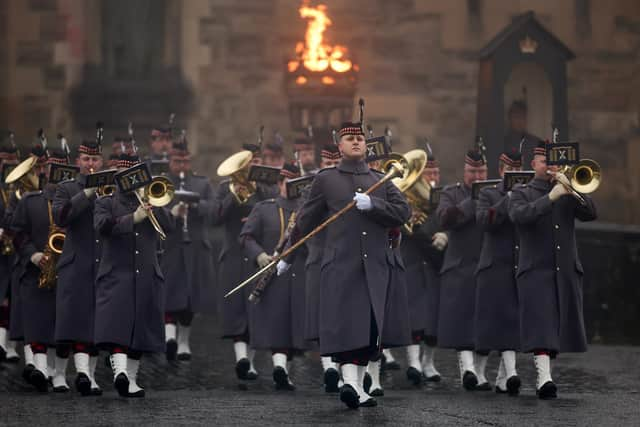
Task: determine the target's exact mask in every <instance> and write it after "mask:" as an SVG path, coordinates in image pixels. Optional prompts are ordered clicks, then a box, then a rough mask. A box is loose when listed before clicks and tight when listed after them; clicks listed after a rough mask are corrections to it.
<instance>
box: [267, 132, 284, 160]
mask: <svg viewBox="0 0 640 427" xmlns="http://www.w3.org/2000/svg"><path fill="white" fill-rule="evenodd" d="M262 152H263V153H264V154H267V153H269V152H270V153H269V154H272V155H274V154H282V153H283V152H284V139H283V138H282V135H280V133H278V132H276V133H275V135H274V136H273V139H272V140H271V141H269V142H268V143H267V144H266V145H265V146H264V147H263V149H262Z"/></svg>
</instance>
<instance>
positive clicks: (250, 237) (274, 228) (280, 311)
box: [240, 164, 307, 390]
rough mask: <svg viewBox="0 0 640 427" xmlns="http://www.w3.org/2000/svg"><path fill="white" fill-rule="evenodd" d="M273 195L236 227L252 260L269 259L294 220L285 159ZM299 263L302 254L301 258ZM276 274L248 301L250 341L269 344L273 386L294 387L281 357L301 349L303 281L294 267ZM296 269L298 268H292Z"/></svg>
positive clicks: (290, 172) (290, 171)
mask: <svg viewBox="0 0 640 427" xmlns="http://www.w3.org/2000/svg"><path fill="white" fill-rule="evenodd" d="M280 176H281V177H280V179H279V181H278V188H279V190H280V194H279V196H278V197H277V198H275V199H268V200H265V201H262V202H258V203H257V204H256V205H255V207H254V208H253V210H252V211H251V214H250V215H249V218H248V219H247V221H246V222H245V224H244V226H243V227H242V231H241V232H240V241H241V243H242V246H243V249H244V253H245V255H246V256H247V257H249V259H250V260H254V262H255V263H256V265H257V266H260V267H263V266H265V265H266V264H268V263H269V262H271V260H272V256H271V255H270V254H273V253H274V250H275V248H276V247H278V246H283V244H284V243H286V239H287V238H288V233H290V231H291V228H292V225H293V224H294V221H295V215H296V210H297V208H298V204H299V203H298V202H299V200H298V199H289V198H288V197H287V181H288V180H291V179H294V178H297V177H299V176H300V170H299V169H298V167H297V166H294V165H291V164H285V165H284V167H283V168H282V169H281V170H280ZM302 262H303V264H304V258H303V259H302ZM292 270H293V272H287V273H286V274H283V275H281V276H279V277H274V278H272V279H271V280H272V282H271V283H269V284H268V286H267V287H266V288H265V289H264V292H263V293H262V294H261V299H260V301H259V302H258V303H256V304H254V305H252V306H251V308H250V310H251V313H250V316H249V318H250V321H251V326H250V330H251V347H252V348H254V349H258V350H260V349H263V350H270V351H271V354H272V360H273V381H274V383H275V385H276V388H277V389H279V390H294V389H295V387H294V385H293V383H292V382H291V380H290V379H289V370H288V368H287V362H288V361H290V360H291V358H292V357H293V354H294V352H295V351H300V350H305V349H306V348H307V343H306V342H305V339H304V319H305V310H304V292H305V289H304V285H303V284H302V286H300V285H301V283H298V281H297V280H295V278H296V271H295V270H296V269H292ZM298 273H301V272H298Z"/></svg>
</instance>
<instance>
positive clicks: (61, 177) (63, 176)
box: [49, 163, 80, 184]
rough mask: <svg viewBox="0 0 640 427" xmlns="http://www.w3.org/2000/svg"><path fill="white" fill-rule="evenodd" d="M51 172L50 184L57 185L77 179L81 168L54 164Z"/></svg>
mask: <svg viewBox="0 0 640 427" xmlns="http://www.w3.org/2000/svg"><path fill="white" fill-rule="evenodd" d="M50 166H51V169H50V171H49V183H50V184H57V183H59V182H62V181H68V180H70V179H73V178H75V177H76V175H77V174H78V172H79V171H80V168H79V167H78V166H73V165H61V164H58V163H52V164H51V165H50Z"/></svg>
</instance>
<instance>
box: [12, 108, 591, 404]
mask: <svg viewBox="0 0 640 427" xmlns="http://www.w3.org/2000/svg"><path fill="white" fill-rule="evenodd" d="M363 121H364V120H363V103H362V102H361V109H360V119H359V121H358V122H353V123H352V122H347V123H343V124H342V125H341V127H340V128H339V129H337V130H336V131H334V133H333V138H330V140H329V141H326V143H325V144H323V146H322V147H319V148H320V150H318V152H319V153H320V161H319V162H316V157H315V156H316V147H315V145H314V144H313V143H312V137H313V135H312V132H311V131H310V132H309V134H308V135H307V136H306V137H305V138H300V139H298V140H296V141H295V143H294V144H293V150H292V151H293V153H294V155H293V156H292V158H291V159H289V158H287V157H288V156H287V152H286V151H287V150H286V149H285V146H284V141H283V140H282V138H281V137H279V135H276V136H275V138H274V139H273V140H272V141H268V142H266V143H263V136H262V133H263V132H262V129H261V130H260V135H259V137H258V141H257V143H256V144H244V146H243V150H242V151H240V152H237V153H235V154H233V155H232V156H230V157H228V158H227V159H226V160H225V161H224V162H222V163H221V164H220V165H219V167H218V169H217V174H218V176H220V177H222V178H223V180H222V181H221V182H220V183H219V185H218V186H217V187H215V188H214V186H212V184H211V183H210V181H209V179H208V178H207V177H205V176H200V175H197V174H195V173H194V172H193V171H192V168H191V153H190V152H189V147H188V144H187V139H186V136H185V132H184V131H183V132H175V131H174V129H173V128H172V127H173V117H172V118H171V120H170V125H169V128H158V129H155V130H153V132H152V133H151V135H150V141H149V142H150V144H149V150H150V154H149V156H148V157H147V158H141V157H140V155H139V152H138V146H137V144H136V141H135V139H134V135H133V129H132V127H131V125H130V126H129V135H128V136H127V137H116V138H115V139H114V143H113V147H112V150H111V152H112V154H111V157H110V158H109V159H108V160H106V159H104V157H103V155H104V153H103V146H104V145H105V143H104V138H103V128H102V124H100V123H98V124H97V127H96V137H95V139H92V140H86V141H82V142H81V143H80V144H78V145H77V147H76V148H75V149H74V150H72V149H71V148H70V146H69V144H67V141H66V139H65V138H64V136H62V135H59V136H58V141H59V144H58V145H59V147H55V148H53V147H51V145H52V144H49V143H48V142H47V138H46V136H45V133H44V131H43V130H40V131H39V133H38V138H37V140H36V142H35V143H34V145H33V147H32V149H31V151H30V153H28V155H26V156H24V157H22V156H21V153H20V152H19V150H18V149H17V147H16V144H15V142H14V137H13V134H8V135H7V136H6V137H5V138H4V141H3V145H2V146H1V147H0V161H1V163H0V165H1V167H2V188H1V190H2V199H1V201H0V206H1V208H2V210H1V211H0V215H1V224H0V233H1V238H2V240H1V243H2V251H1V254H0V269H1V271H0V298H1V300H2V301H1V303H2V304H1V306H0V360H1V361H2V363H18V362H20V361H21V358H23V360H22V362H23V363H24V370H23V377H24V380H25V381H27V382H28V383H29V384H31V385H33V387H35V388H36V389H37V390H39V391H41V392H48V391H49V390H53V391H54V392H69V391H70V390H71V388H72V387H70V385H69V382H68V380H69V375H70V374H69V373H68V365H69V361H70V359H71V361H72V364H73V366H74V368H75V369H74V370H75V377H74V379H73V382H72V384H71V385H72V386H73V388H74V389H75V390H77V392H79V393H80V394H81V395H83V396H89V395H100V394H102V387H105V385H104V384H102V385H100V384H98V383H97V382H96V380H95V371H96V367H97V366H98V365H99V369H100V367H102V364H98V363H97V362H98V357H99V355H100V354H101V352H102V354H103V355H108V360H109V364H110V368H111V371H112V374H113V376H112V378H113V384H112V385H113V387H114V388H115V390H116V391H117V393H118V394H119V395H120V396H123V397H142V396H144V395H145V390H144V388H143V387H142V385H141V384H139V382H138V372H139V369H140V364H141V363H144V358H143V356H144V355H145V354H150V353H164V354H165V355H166V359H167V360H168V361H176V362H174V363H188V361H189V360H190V359H191V349H190V330H191V325H192V322H193V321H194V319H195V320H196V321H197V319H198V315H199V314H204V313H210V312H214V311H215V312H217V314H218V317H219V321H220V322H221V328H222V333H223V337H222V338H226V339H229V340H232V342H233V349H234V353H235V360H234V362H235V363H234V364H231V363H230V366H232V368H231V369H235V374H236V375H237V377H238V379H240V380H242V381H253V380H256V379H257V378H258V377H259V375H260V373H258V372H257V370H256V368H255V366H254V363H253V359H254V355H255V352H256V351H266V352H269V353H270V354H271V356H272V363H273V370H272V373H271V376H272V378H273V382H274V385H275V388H276V389H277V390H288V391H291V390H295V385H294V381H295V378H292V377H291V376H290V371H289V363H290V361H291V360H292V358H294V357H304V355H305V352H308V351H315V352H319V353H320V355H321V363H322V368H323V372H324V376H323V378H322V379H318V381H319V383H320V381H322V383H323V384H324V390H325V391H326V392H327V393H337V394H338V396H339V399H340V401H342V402H343V403H344V404H345V405H346V406H347V407H349V408H359V407H369V406H375V405H376V404H377V401H376V398H378V397H380V396H383V395H384V390H383V387H382V385H381V382H380V369H381V366H382V364H383V363H386V364H388V365H391V364H392V363H395V362H394V360H393V357H392V355H391V353H390V352H389V349H391V348H402V349H403V351H404V352H406V360H407V370H406V377H407V380H408V381H409V382H411V383H412V384H415V385H419V384H421V383H422V382H424V381H430V382H438V381H441V380H443V378H442V377H441V375H440V373H439V372H438V370H437V369H436V365H435V362H434V355H435V352H436V349H453V350H455V352H456V353H457V356H458V363H459V372H460V377H459V380H460V384H461V386H462V388H464V389H465V390H468V391H492V390H495V392H497V393H505V394H508V395H512V396H515V395H518V394H519V391H520V387H521V384H522V382H523V381H524V380H523V379H521V378H520V377H519V376H518V373H517V369H516V355H517V353H530V354H531V355H532V358H533V359H532V361H533V363H534V364H535V368H536V372H537V378H536V393H537V395H538V396H539V398H541V399H550V398H555V397H556V395H557V387H556V385H555V383H554V381H553V379H552V361H553V359H554V358H555V357H557V356H558V354H560V353H564V352H584V351H586V337H585V329H584V321H583V317H582V275H583V270H582V266H581V264H580V259H579V256H578V253H577V249H576V241H575V233H574V222H575V219H576V218H577V219H579V220H581V221H590V220H593V219H595V218H596V212H595V207H594V205H593V202H592V200H591V198H590V197H589V196H588V194H587V193H591V192H592V191H594V190H595V189H596V188H597V186H598V184H599V182H600V171H599V168H598V166H597V164H596V163H595V162H593V161H590V160H580V159H579V158H577V156H576V155H575V154H576V153H578V146H577V143H562V142H558V141H557V135H554V137H553V141H552V142H543V141H539V142H538V141H535V142H534V141H526V144H524V142H525V141H524V140H525V139H526V138H527V137H529V138H533V137H532V136H531V135H528V134H527V135H525V137H524V138H523V140H522V141H521V142H520V144H519V149H513V150H511V149H507V150H505V152H503V153H500V154H499V156H496V157H497V159H498V162H497V164H498V170H497V171H495V174H496V176H499V178H497V179H488V174H489V172H490V171H488V167H487V155H488V154H487V153H486V148H485V147H484V144H483V142H482V139H481V138H479V139H478V140H477V141H476V143H475V144H474V146H473V148H472V149H470V150H469V151H468V152H467V153H465V155H464V156H460V163H461V167H462V168H461V171H462V179H461V181H460V182H457V183H454V184H451V185H445V186H443V185H442V184H441V182H440V169H439V164H438V161H437V160H436V157H435V155H434V153H433V150H432V148H431V146H430V145H429V144H428V143H426V144H425V145H424V146H422V147H419V148H417V149H414V150H411V151H409V152H408V153H405V154H398V153H395V152H393V151H392V147H391V142H392V140H391V133H390V132H388V131H387V132H385V133H384V135H383V136H379V137H376V136H374V134H373V130H372V129H371V128H369V130H368V131H367V129H366V128H365V127H364V126H363ZM365 132H368V135H366V134H365ZM523 145H524V146H525V147H530V148H527V150H526V151H527V152H526V153H523V152H522V147H523ZM523 159H530V162H529V163H528V164H524V163H523ZM525 167H526V168H529V167H530V169H531V170H523V168H525ZM214 227H221V228H222V231H223V233H222V235H223V241H222V244H221V249H220V251H219V253H217V252H216V251H215V249H214V248H215V247H216V245H215V242H214V238H213V228H214ZM19 344H20V345H21V346H22V348H23V351H20V352H18V351H17V348H18V347H19ZM440 351H442V350H440ZM20 353H21V354H22V355H23V356H21V355H20ZM492 353H493V354H495V355H498V357H499V358H500V364H499V369H498V373H497V377H496V378H495V381H491V380H492V379H490V378H487V373H486V366H487V361H488V358H489V357H490V355H491V354H492ZM230 362H231V360H230ZM445 380H446V379H445ZM492 382H493V383H494V385H493V386H492V385H491V383H492Z"/></svg>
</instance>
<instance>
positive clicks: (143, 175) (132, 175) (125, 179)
mask: <svg viewBox="0 0 640 427" xmlns="http://www.w3.org/2000/svg"><path fill="white" fill-rule="evenodd" d="M114 181H115V183H116V185H117V186H118V189H119V190H120V191H121V192H123V193H127V192H129V191H133V190H136V189H138V188H140V187H144V186H145V185H147V184H149V183H150V182H151V171H150V170H149V165H148V164H147V163H139V164H137V165H135V166H133V167H130V168H129V169H125V170H123V171H120V172H118V173H117V174H116V175H115V177H114Z"/></svg>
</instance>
